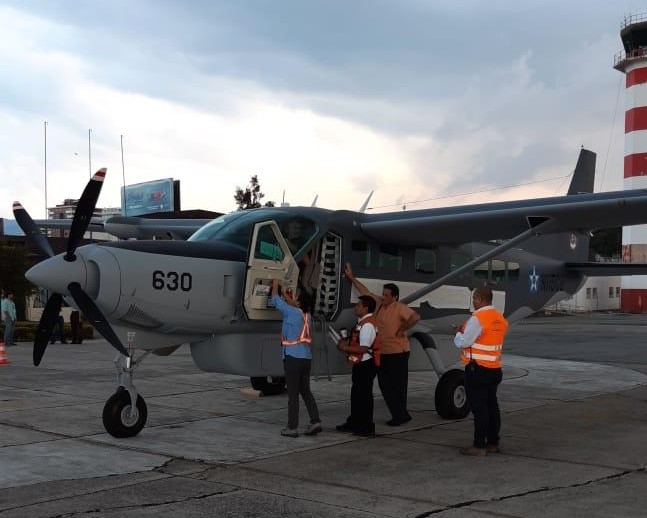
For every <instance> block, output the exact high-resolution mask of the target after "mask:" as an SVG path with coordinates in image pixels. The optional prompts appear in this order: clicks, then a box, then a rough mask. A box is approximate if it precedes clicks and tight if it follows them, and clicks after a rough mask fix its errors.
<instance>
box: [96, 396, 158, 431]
mask: <svg viewBox="0 0 647 518" xmlns="http://www.w3.org/2000/svg"><path fill="white" fill-rule="evenodd" d="M136 400H137V402H136V404H135V405H134V406H133V405H132V403H131V395H130V393H129V391H128V390H126V389H125V388H124V387H119V388H118V389H117V392H115V393H114V394H113V395H112V396H110V397H109V398H108V401H106V404H105V406H104V407H103V426H104V427H105V429H106V431H107V432H108V433H109V434H110V435H112V436H113V437H117V438H120V439H121V438H124V437H134V436H135V435H137V434H138V433H139V432H141V430H142V428H144V425H145V424H146V418H147V417H148V409H147V408H146V402H145V401H144V398H143V397H141V396H140V395H139V394H137V398H136Z"/></svg>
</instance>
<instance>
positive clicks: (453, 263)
mask: <svg viewBox="0 0 647 518" xmlns="http://www.w3.org/2000/svg"><path fill="white" fill-rule="evenodd" d="M469 261H470V258H469V257H468V256H466V255H465V254H459V253H453V254H451V255H450V256H449V269H450V270H456V269H457V268H460V267H461V266H463V265H465V264H467V263H469Z"/></svg>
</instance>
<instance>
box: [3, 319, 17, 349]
mask: <svg viewBox="0 0 647 518" xmlns="http://www.w3.org/2000/svg"><path fill="white" fill-rule="evenodd" d="M15 325H16V321H15V320H11V319H10V318H5V319H4V343H5V344H6V345H9V344H12V343H13V328H14V326H15Z"/></svg>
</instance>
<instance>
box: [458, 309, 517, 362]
mask: <svg viewBox="0 0 647 518" xmlns="http://www.w3.org/2000/svg"><path fill="white" fill-rule="evenodd" d="M472 316H473V317H475V318H477V319H478V321H479V323H480V324H481V327H482V329H483V330H482V331H481V334H480V335H479V337H478V338H477V339H476V342H474V343H473V344H472V346H471V347H464V348H463V350H462V354H461V361H462V362H463V363H466V364H467V363H469V362H470V361H471V360H474V361H475V362H476V363H478V364H479V365H480V366H481V367H486V368H488V369H500V368H501V353H502V352H503V338H504V337H505V333H506V331H507V330H508V321H507V320H506V319H505V318H504V316H503V315H502V314H501V313H499V312H498V311H497V310H496V309H495V308H493V307H491V306H488V307H484V308H481V309H477V310H476V311H475V312H474V313H472Z"/></svg>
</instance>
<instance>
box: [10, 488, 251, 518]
mask: <svg viewBox="0 0 647 518" xmlns="http://www.w3.org/2000/svg"><path fill="white" fill-rule="evenodd" d="M241 491H244V489H242V488H234V489H231V490H224V491H214V492H212V493H206V494H204V495H198V496H188V497H184V498H175V499H170V500H164V501H161V502H148V503H134V504H128V505H117V506H109V507H96V508H94V509H83V510H82V511H73V512H67V513H60V514H55V515H52V516H50V518H69V517H73V516H84V515H88V514H92V513H103V512H107V511H119V510H125V509H146V508H151V507H159V506H163V505H174V504H181V503H184V502H192V501H197V500H204V499H205V498H212V497H218V496H223V495H231V494H235V493H238V492H241ZM0 514H2V512H0Z"/></svg>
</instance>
